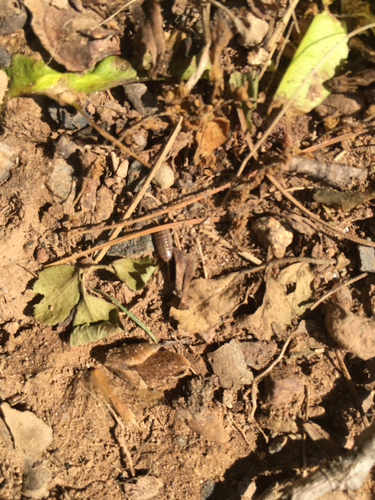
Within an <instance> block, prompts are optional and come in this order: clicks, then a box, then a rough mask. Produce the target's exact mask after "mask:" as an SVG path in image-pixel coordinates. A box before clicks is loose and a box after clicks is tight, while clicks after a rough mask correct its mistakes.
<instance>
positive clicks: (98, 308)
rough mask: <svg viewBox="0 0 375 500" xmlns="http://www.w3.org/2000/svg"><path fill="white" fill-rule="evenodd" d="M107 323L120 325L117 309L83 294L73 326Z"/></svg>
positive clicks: (99, 299) (112, 305)
mask: <svg viewBox="0 0 375 500" xmlns="http://www.w3.org/2000/svg"><path fill="white" fill-rule="evenodd" d="M98 321H109V322H110V323H112V324H118V323H120V318H119V315H118V309H117V307H116V306H115V305H114V304H111V303H110V302H107V301H106V300H104V299H101V298H99V297H94V296H93V295H89V294H88V293H84V294H83V297H82V299H81V300H80V302H79V304H78V306H77V311H76V314H75V316H74V321H73V325H74V326H79V325H84V324H86V323H96V322H98Z"/></svg>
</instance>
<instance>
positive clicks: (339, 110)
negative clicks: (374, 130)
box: [314, 94, 365, 119]
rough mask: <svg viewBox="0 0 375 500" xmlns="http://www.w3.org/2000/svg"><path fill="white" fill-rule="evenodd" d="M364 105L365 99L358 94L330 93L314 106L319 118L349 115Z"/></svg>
mask: <svg viewBox="0 0 375 500" xmlns="http://www.w3.org/2000/svg"><path fill="white" fill-rule="evenodd" d="M364 107H365V100H364V98H363V97H362V96H361V95H360V94H331V95H329V96H328V97H327V99H325V100H324V101H323V102H322V104H319V106H317V107H316V108H315V110H314V111H315V112H316V113H317V114H318V116H319V118H321V119H322V118H326V117H327V116H330V117H331V118H338V117H340V116H351V115H354V114H355V113H358V112H359V111H361V110H362V109H363V108H364Z"/></svg>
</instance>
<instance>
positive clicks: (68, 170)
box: [46, 158, 74, 201]
mask: <svg viewBox="0 0 375 500" xmlns="http://www.w3.org/2000/svg"><path fill="white" fill-rule="evenodd" d="M51 165H52V173H51V175H50V177H49V179H48V181H47V182H46V186H47V188H48V189H49V190H50V191H51V193H52V195H53V196H54V197H56V198H58V199H59V200H60V201H65V200H66V199H67V198H68V196H69V194H70V192H71V190H72V185H73V174H74V169H73V167H71V166H70V165H68V164H67V163H66V161H65V160H64V159H63V158H59V159H56V160H53V161H52V163H51Z"/></svg>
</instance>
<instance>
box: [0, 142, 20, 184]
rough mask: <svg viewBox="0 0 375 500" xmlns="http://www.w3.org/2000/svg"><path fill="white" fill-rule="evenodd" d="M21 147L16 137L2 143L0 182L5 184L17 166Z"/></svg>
mask: <svg viewBox="0 0 375 500" xmlns="http://www.w3.org/2000/svg"><path fill="white" fill-rule="evenodd" d="M20 152H21V145H20V143H19V141H18V139H17V138H16V137H15V136H14V135H10V136H9V137H7V138H6V139H4V140H3V141H1V142H0V182H3V181H4V180H5V179H6V178H7V177H8V176H9V173H10V171H11V170H12V168H14V167H16V166H17V162H18V156H19V154H20Z"/></svg>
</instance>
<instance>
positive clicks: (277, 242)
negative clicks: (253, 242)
mask: <svg viewBox="0 0 375 500" xmlns="http://www.w3.org/2000/svg"><path fill="white" fill-rule="evenodd" d="M252 229H253V230H254V231H255V232H256V233H257V236H258V238H259V240H260V242H261V243H262V245H264V246H266V247H267V246H270V247H271V250H272V253H273V255H274V256H275V257H276V259H282V258H283V257H284V255H285V251H286V249H287V247H288V246H289V245H290V244H291V243H292V241H293V233H292V231H290V230H289V229H287V228H286V227H284V226H283V225H282V224H281V223H280V222H279V221H278V220H277V219H275V218H274V217H260V218H259V219H257V220H256V221H255V222H254V223H253V224H252Z"/></svg>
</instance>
